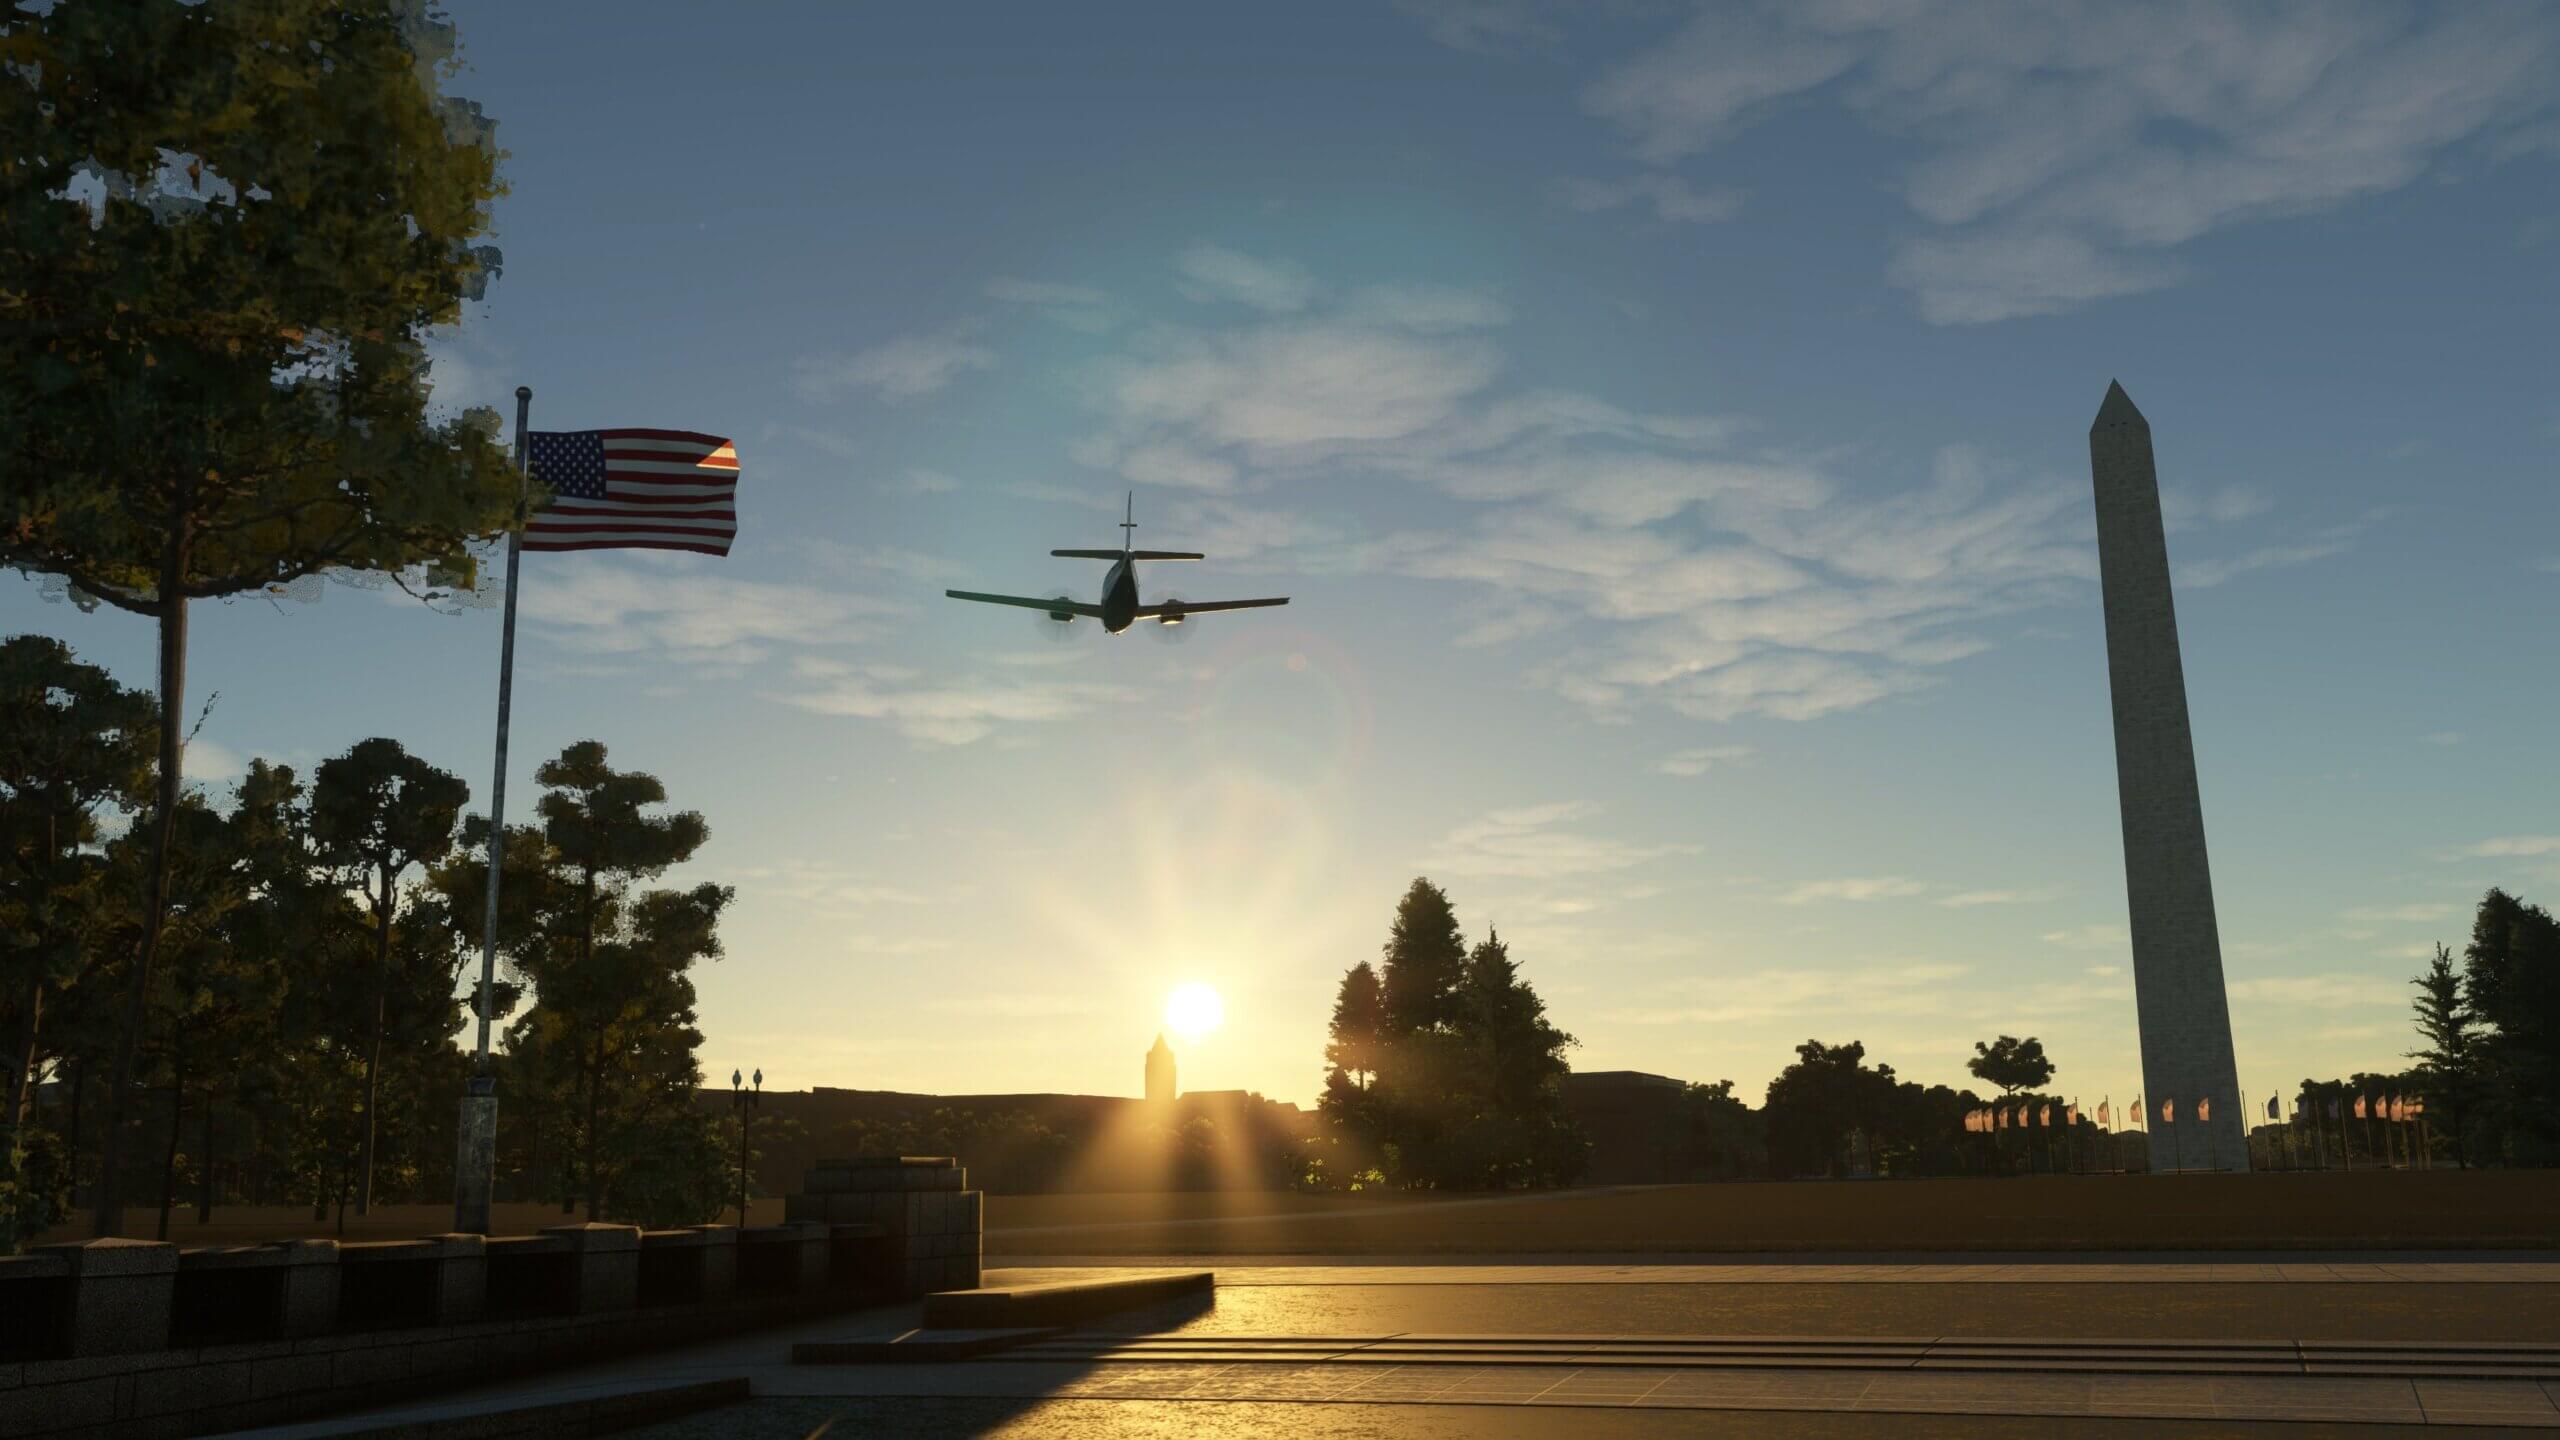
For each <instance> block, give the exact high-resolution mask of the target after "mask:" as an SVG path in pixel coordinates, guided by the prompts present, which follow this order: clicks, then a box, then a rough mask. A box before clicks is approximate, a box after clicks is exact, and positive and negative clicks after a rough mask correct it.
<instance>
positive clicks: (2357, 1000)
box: [2231, 974, 2409, 1010]
mask: <svg viewBox="0 0 2560 1440" xmlns="http://www.w3.org/2000/svg"><path fill="white" fill-rule="evenodd" d="M2231 998H2232V999H2233V1000H2234V1001H2235V1002H2238V1003H2241V1004H2252V1005H2281V1006H2285V1007H2288V1008H2299V1009H2309V1010H2346V1009H2351V1008H2353V1007H2355V1006H2359V1005H2388V1006H2390V1007H2392V1008H2394V1009H2400V1008H2403V1007H2405V1006H2407V1005H2408V1003H2409V987H2408V986H2407V984H2405V983H2404V982H2402V981H2399V980H2392V979H2384V978H2380V977H2377V976H2371V975H2336V974H2332V975H2282V976H2275V975H2270V976H2260V977H2258V978H2255V979H2250V980H2234V981H2232V982H2231Z"/></svg>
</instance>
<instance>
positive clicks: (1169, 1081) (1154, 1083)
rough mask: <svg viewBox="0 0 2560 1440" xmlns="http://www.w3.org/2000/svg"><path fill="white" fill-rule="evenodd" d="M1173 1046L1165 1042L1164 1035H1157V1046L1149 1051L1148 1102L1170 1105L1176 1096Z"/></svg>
mask: <svg viewBox="0 0 2560 1440" xmlns="http://www.w3.org/2000/svg"><path fill="white" fill-rule="evenodd" d="M1174 1094H1175V1091H1174V1084H1173V1047H1172V1046H1170V1045H1167V1044H1166V1043H1164V1035H1163V1034H1162V1032H1158V1034H1157V1035H1156V1047H1155V1048H1154V1049H1152V1050H1150V1051H1148V1052H1147V1103H1148V1104H1151V1105H1170V1104H1172V1103H1173V1097H1174Z"/></svg>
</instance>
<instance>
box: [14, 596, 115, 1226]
mask: <svg viewBox="0 0 2560 1440" xmlns="http://www.w3.org/2000/svg"><path fill="white" fill-rule="evenodd" d="M152 748H153V736H152V706H151V697H150V696H149V695H147V694H143V693H141V692H138V691H133V690H127V689H126V688H124V687H123V686H121V685H119V684H117V683H116V682H115V679H114V677H112V676H110V675H109V674H107V672H106V671H104V670H101V669H98V668H97V667H95V666H92V665H83V664H81V663H80V662H79V661H77V660H75V659H73V658H72V654H71V647H69V646H67V645H65V644H63V643H62V642H61V641H59V640H53V639H49V638H47V637H44V636H41V635H15V636H11V637H10V638H9V639H8V640H6V641H0V861H5V866H6V868H5V869H0V1013H6V1012H9V1011H14V1012H15V1016H16V1024H15V1026H14V1027H13V1028H12V1030H11V1031H10V1032H8V1033H9V1036H10V1038H9V1041H8V1044H9V1049H8V1051H7V1052H6V1060H5V1062H0V1063H5V1064H6V1065H7V1067H8V1072H9V1080H8V1086H7V1090H6V1094H5V1098H0V1184H5V1183H7V1182H8V1181H9V1180H10V1179H11V1177H13V1176H14V1175H15V1173H16V1168H17V1166H16V1158H15V1157H16V1156H17V1154H18V1150H19V1145H20V1141H19V1132H20V1131H21V1130H22V1129H23V1128H24V1127H25V1125H26V1121H27V1110H28V1098H29V1095H30V1094H31V1093H32V1089H33V1085H34V1079H35V1072H36V1057H37V1054H38V1049H37V1047H38V1044H39V1042H40V1040H41V1031H42V1025H43V1020H44V1009H45V1001H46V996H47V995H48V993H52V992H59V991H60V990H62V989H63V988H64V987H66V986H68V985H71V984H73V983H74V982H76V981H77V980H78V979H79V978H80V975H81V973H82V971H83V969H84V968H85V962H86V959H87V956H88V954H89V953H90V949H91V946H90V943H89V935H88V930H89V929H90V922H91V921H92V919H93V918H94V914H95V909H96V899H97V887H98V882H99V878H100V875H99V871H100V861H99V858H98V857H97V856H95V855H93V854H84V853H83V850H84V847H87V846H89V845H90V844H91V843H92V842H94V841H95V840H96V839H97V837H98V825H97V814H98V811H99V810H100V809H101V808H102V807H108V808H125V807H128V806H130V805H132V804H133V803H135V801H136V800H137V798H138V797H140V796H141V795H143V794H144V793H146V792H147V791H148V790H149V788H150V775H151V752H152Z"/></svg>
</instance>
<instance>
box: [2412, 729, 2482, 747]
mask: <svg viewBox="0 0 2560 1440" xmlns="http://www.w3.org/2000/svg"><path fill="white" fill-rule="evenodd" d="M2418 738H2419V739H2420V740H2423V741H2425V742H2426V743H2427V744H2429V745H2459V744H2461V743H2462V742H2463V741H2465V740H2467V739H2469V738H2470V737H2469V736H2467V735H2465V734H2463V733H2462V732H2461V731H2459V730H2430V731H2428V732H2427V733H2426V734H2424V735H2421V736H2419V737H2418Z"/></svg>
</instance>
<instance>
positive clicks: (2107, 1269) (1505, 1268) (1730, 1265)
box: [987, 1255, 2560, 1288]
mask: <svg viewBox="0 0 2560 1440" xmlns="http://www.w3.org/2000/svg"><path fill="white" fill-rule="evenodd" d="M999 1258H1001V1257H999ZM1158 1269H1165V1270H1215V1271H1217V1272H1218V1284H1219V1286H1220V1287H1221V1288H1225V1287H1234V1286H1246V1285H1626V1284H1636V1285H1804V1284H1821V1285H2010V1284H2018V1283H2022V1282H2023V1283H2031V1284H2038V1285H2275V1284H2339V1283H2347V1284H2434V1285H2447V1284H2463V1285H2551V1284H2560V1257H2555V1258H2551V1259H2538V1260H2402V1261H2372V1260H2351V1259H2336V1260H2255V1261H2231V1260H2124V1259H2112V1260H2104V1261H2063V1260H2000V1261H1993V1262H1967V1263H1961V1264H1947V1263H1943V1262H1926V1263H1922V1262H1901V1263H1874V1262H1867V1261H1850V1260H1840V1261H1812V1262H1807V1261H1803V1260H1788V1259H1783V1258H1770V1259H1753V1260H1747V1261H1738V1262H1737V1261H1733V1260H1717V1261H1712V1262H1698V1263H1681V1262H1677V1261H1673V1262H1660V1261H1650V1260H1646V1261H1611V1262H1609V1263H1606V1264H1593V1263H1591V1262H1590V1261H1589V1259H1588V1257H1580V1258H1577V1259H1575V1260H1571V1261H1565V1262H1559V1263H1552V1264H1542V1263H1538V1262H1537V1261H1535V1260H1528V1261H1522V1260H1509V1259H1506V1260H1505V1261H1503V1262H1502V1263H1500V1264H1485V1263H1481V1262H1477V1261H1434V1260H1431V1259H1429V1258H1427V1257H1408V1258H1388V1259H1377V1260H1362V1261H1352V1262H1344V1261H1340V1260H1336V1259H1335V1258H1333V1257H1331V1256H1326V1257H1323V1258H1322V1259H1320V1260H1315V1261H1313V1262H1310V1263H1291V1262H1290V1261H1289V1260H1288V1259H1287V1258H1286V1257H1281V1256H1262V1255H1248V1256H1224V1257H1222V1256H1216V1255H1194V1256H1171V1257H1163V1258H1158V1257H1148V1258H1147V1259H1145V1260H1144V1261H1142V1262H1140V1263H1136V1264H1132V1263H1130V1262H1129V1261H1127V1260H1121V1261H1113V1260H1110V1259H1108V1258H1105V1257H1102V1256H1062V1257H1058V1258H1056V1259H1048V1258H1046V1257H1044V1258H1043V1259H1042V1261H1041V1263H1040V1264H1039V1265H1037V1266H1036V1267H1035V1266H1030V1265H1021V1266H996V1267H991V1268H990V1269H989V1270H988V1271H987V1274H988V1275H989V1276H990V1277H994V1276H999V1275H1001V1276H1015V1277H1023V1280H1027V1278H1028V1277H1030V1276H1033V1275H1037V1276H1039V1277H1041V1278H1043V1279H1051V1280H1066V1279H1083V1278H1087V1277H1093V1276H1101V1275H1106V1274H1108V1275H1128V1274H1136V1273H1144V1272H1147V1271H1152V1270H1158ZM987 1283H988V1284H990V1285H994V1284H998V1283H1003V1282H999V1281H997V1280H996V1279H993V1278H990V1279H989V1280H988V1281H987ZM1012 1283H1022V1281H1021V1280H1018V1281H1016V1282H1012Z"/></svg>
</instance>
